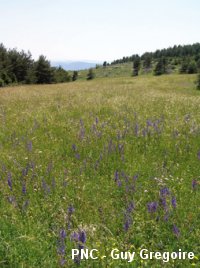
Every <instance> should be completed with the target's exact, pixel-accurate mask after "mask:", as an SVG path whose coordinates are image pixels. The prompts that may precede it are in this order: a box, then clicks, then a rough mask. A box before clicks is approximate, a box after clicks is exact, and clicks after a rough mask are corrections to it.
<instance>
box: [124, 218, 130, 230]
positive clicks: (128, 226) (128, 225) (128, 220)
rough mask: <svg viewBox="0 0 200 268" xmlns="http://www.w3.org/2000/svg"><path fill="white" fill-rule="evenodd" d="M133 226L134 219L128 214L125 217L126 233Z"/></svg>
mask: <svg viewBox="0 0 200 268" xmlns="http://www.w3.org/2000/svg"><path fill="white" fill-rule="evenodd" d="M131 224H132V219H131V217H130V216H129V215H127V214H126V215H125V223H124V230H125V232H127V231H128V229H129V228H130V226H131Z"/></svg>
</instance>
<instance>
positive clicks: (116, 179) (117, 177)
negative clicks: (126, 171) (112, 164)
mask: <svg viewBox="0 0 200 268" xmlns="http://www.w3.org/2000/svg"><path fill="white" fill-rule="evenodd" d="M114 180H115V182H117V181H118V180H119V172H118V171H117V170H116V171H115V176H114Z"/></svg>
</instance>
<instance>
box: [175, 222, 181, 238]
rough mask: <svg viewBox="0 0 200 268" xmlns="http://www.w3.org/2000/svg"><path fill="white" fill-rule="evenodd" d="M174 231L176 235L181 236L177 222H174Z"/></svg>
mask: <svg viewBox="0 0 200 268" xmlns="http://www.w3.org/2000/svg"><path fill="white" fill-rule="evenodd" d="M173 233H174V234H175V236H176V237H179V236H180V230H179V229H178V227H177V226H176V225H175V224H173Z"/></svg>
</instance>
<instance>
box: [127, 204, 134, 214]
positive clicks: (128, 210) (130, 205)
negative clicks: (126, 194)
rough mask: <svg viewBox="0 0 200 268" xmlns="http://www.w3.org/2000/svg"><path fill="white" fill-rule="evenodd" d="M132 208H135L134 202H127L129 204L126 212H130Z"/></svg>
mask: <svg viewBox="0 0 200 268" xmlns="http://www.w3.org/2000/svg"><path fill="white" fill-rule="evenodd" d="M134 208H135V204H134V202H133V201H131V202H130V204H129V206H128V207H127V209H126V211H127V212H128V213H131V212H132V211H133V210H134Z"/></svg>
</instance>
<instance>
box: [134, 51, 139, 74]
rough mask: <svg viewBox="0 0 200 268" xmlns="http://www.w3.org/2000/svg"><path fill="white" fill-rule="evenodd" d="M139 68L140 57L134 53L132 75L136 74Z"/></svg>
mask: <svg viewBox="0 0 200 268" xmlns="http://www.w3.org/2000/svg"><path fill="white" fill-rule="evenodd" d="M139 70H140V57H139V56H138V55H136V56H135V58H134V61H133V76H138V73H139Z"/></svg>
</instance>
